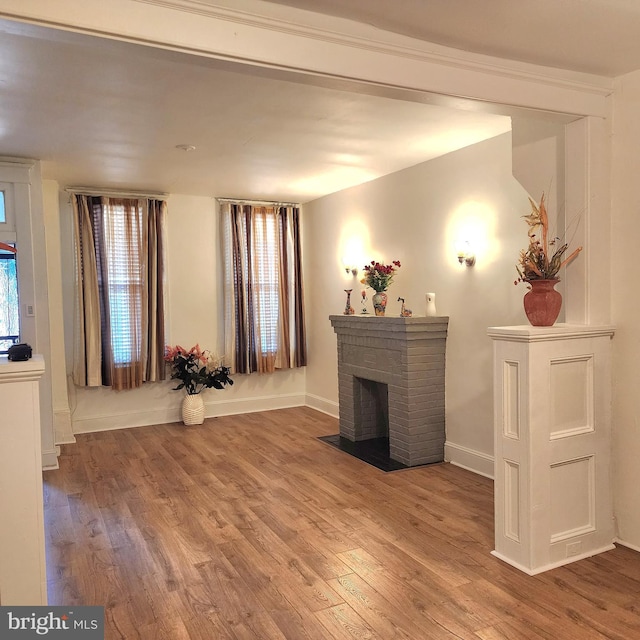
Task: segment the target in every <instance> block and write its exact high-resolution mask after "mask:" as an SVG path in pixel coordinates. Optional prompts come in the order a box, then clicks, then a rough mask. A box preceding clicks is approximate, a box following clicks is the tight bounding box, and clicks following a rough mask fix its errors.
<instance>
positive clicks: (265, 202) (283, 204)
mask: <svg viewBox="0 0 640 640" xmlns="http://www.w3.org/2000/svg"><path fill="white" fill-rule="evenodd" d="M216 200H217V201H218V202H233V203H234V204H257V205H270V204H271V205H277V206H281V207H299V206H300V203H299V202H273V201H271V200H244V199H242V198H216Z"/></svg>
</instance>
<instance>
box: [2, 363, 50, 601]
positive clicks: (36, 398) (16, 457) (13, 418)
mask: <svg viewBox="0 0 640 640" xmlns="http://www.w3.org/2000/svg"><path fill="white" fill-rule="evenodd" d="M43 373H44V359H43V357H42V356H41V355H36V356H34V357H33V358H32V359H31V360H27V361H26V362H10V361H8V360H7V358H6V356H3V357H0V407H2V410H1V417H0V443H1V446H0V513H1V514H2V517H0V601H1V602H2V604H3V605H44V604H47V579H46V565H45V543H44V518H43V501H42V454H41V438H40V393H39V380H40V377H41V376H42V374H43Z"/></svg>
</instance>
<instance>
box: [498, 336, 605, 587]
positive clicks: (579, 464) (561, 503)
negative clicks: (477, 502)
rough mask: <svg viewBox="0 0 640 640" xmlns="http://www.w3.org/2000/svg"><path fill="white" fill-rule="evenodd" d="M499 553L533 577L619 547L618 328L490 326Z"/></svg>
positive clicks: (501, 557)
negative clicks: (614, 346) (614, 406)
mask: <svg viewBox="0 0 640 640" xmlns="http://www.w3.org/2000/svg"><path fill="white" fill-rule="evenodd" d="M488 333H489V336H490V337H491V338H492V339H493V341H494V342H493V344H494V423H495V424H494V428H495V476H494V477H495V485H494V491H495V551H493V554H494V555H495V556H497V557H498V558H500V559H502V560H504V561H505V562H508V563H509V564H511V565H513V566H514V567H517V568H518V569H521V570H522V571H524V572H526V573H528V574H530V575H534V574H536V573H541V572H542V571H547V570H548V569H552V568H554V567H558V566H561V565H563V564H568V563H569V562H573V561H575V560H579V559H581V558H585V557H589V556H592V555H595V554H597V553H600V552H602V551H607V550H609V549H613V539H614V528H613V506H612V498H611V488H610V472H609V463H610V448H611V406H610V405H611V338H612V336H613V333H614V329H613V327H610V326H602V327H590V326H585V325H568V324H559V325H555V326H553V327H532V326H518V327H491V328H489V331H488Z"/></svg>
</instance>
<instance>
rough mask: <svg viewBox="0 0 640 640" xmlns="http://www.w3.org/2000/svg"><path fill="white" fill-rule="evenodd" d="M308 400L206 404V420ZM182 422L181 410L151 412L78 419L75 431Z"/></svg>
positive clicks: (291, 397) (272, 398)
mask: <svg viewBox="0 0 640 640" xmlns="http://www.w3.org/2000/svg"><path fill="white" fill-rule="evenodd" d="M304 400H305V396H304V394H301V393H300V394H297V393H296V394H284V395H277V396H261V397H253V398H246V399H237V400H222V401H220V402H205V403H204V407H205V417H207V418H214V417H216V416H231V415H237V414H240V413H254V412H256V411H270V410H272V409H287V408H289V407H300V406H304ZM181 420H182V418H181V415H180V407H173V408H163V409H150V410H148V411H138V412H128V413H122V414H108V415H101V416H87V417H84V418H79V419H78V418H74V419H73V432H74V433H76V434H78V433H96V432H98V431H113V430H116V429H128V428H129V427H145V426H149V425H153V424H168V423H170V422H180V421H181Z"/></svg>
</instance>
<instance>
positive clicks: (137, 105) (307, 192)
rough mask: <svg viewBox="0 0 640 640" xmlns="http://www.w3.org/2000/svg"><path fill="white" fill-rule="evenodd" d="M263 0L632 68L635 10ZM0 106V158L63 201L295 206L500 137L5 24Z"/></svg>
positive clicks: (622, 1)
mask: <svg viewBox="0 0 640 640" xmlns="http://www.w3.org/2000/svg"><path fill="white" fill-rule="evenodd" d="M275 2H276V3H277V4H281V5H287V6H295V7H298V8H300V9H307V10H312V11H317V12H324V13H327V14H331V15H334V16H338V17H342V18H348V19H357V20H360V21H362V22H367V23H370V24H373V25H375V26H377V27H379V28H383V29H386V30H390V31H395V32H398V33H402V34H404V35H409V36H412V37H417V38H423V39H426V40H430V41H432V42H435V43H438V44H443V45H447V46H452V47H457V48H463V49H466V50H471V51H476V52H478V53H485V54H491V55H498V56H504V57H508V58H511V59H516V60H522V61H526V62H533V63H538V64H546V65H549V66H556V67H563V68H568V69H573V70H577V71H584V72H589V73H598V74H603V75H617V74H619V73H623V72H626V71H629V70H632V69H635V68H640V38H639V37H638V34H640V1H638V0H562V1H560V2H559V1H558V0H536V1H535V2H531V1H530V0H486V1H484V2H470V1H469V0H429V1H428V2H427V1H426V0H394V2H389V1H388V0H349V1H348V2H345V1H344V0H275ZM258 73H260V74H261V75H255V74H258ZM0 96H1V98H2V99H1V100H0V154H1V155H5V156H21V157H29V158H37V159H40V160H42V162H43V165H42V166H43V175H44V177H45V178H51V179H55V180H57V181H58V182H59V183H60V184H61V186H63V187H64V186H99V187H105V188H112V189H143V190H153V191H163V192H169V193H189V194H194V195H210V196H214V195H215V196H225V197H239V198H256V199H270V200H286V201H298V202H306V201H308V200H312V199H314V198H317V197H320V196H322V195H325V194H327V193H332V192H334V191H337V190H340V189H343V188H346V187H349V186H353V185H356V184H360V183H362V182H365V181H368V180H371V179H374V178H376V177H379V176H381V175H385V174H387V173H391V172H393V171H397V170H399V169H402V168H405V167H408V166H412V165H415V164H417V163H420V162H424V161H426V160H429V159H431V158H434V157H436V156H438V155H441V154H444V153H447V152H450V151H453V150H455V149H458V148H461V147H463V146H466V145H469V144H473V143H475V142H478V141H480V140H483V139H486V138H488V137H492V136H495V135H499V134H500V133H503V132H504V131H508V130H509V128H510V122H509V119H508V118H506V117H504V116H498V115H492V114H486V113H481V112H479V111H473V110H453V109H448V108H445V107H442V106H437V105H434V104H423V103H419V102H415V101H412V100H411V99H402V100H401V99H394V98H391V97H387V96H382V95H371V94H367V93H365V92H362V91H358V92H354V91H352V90H349V89H347V88H338V87H337V86H335V87H327V86H324V87H321V86H314V85H313V84H311V83H309V81H308V80H305V79H304V78H298V77H296V76H294V75H285V74H284V72H283V73H277V74H276V73H271V74H270V76H267V72H266V71H265V70H262V71H257V70H253V71H250V70H247V69H246V68H245V67H241V66H233V65H232V64H231V63H220V62H216V61H213V60H209V59H205V58H200V57H196V56H189V55H186V54H177V53H171V52H168V51H161V50H158V49H153V48H150V47H143V46H139V45H133V44H128V43H123V42H116V41H113V40H107V39H99V38H94V37H91V36H86V35H80V34H75V33H70V32H64V31H59V30H51V29H46V28H44V27H36V26H30V25H26V24H21V23H18V22H10V21H0ZM182 144H188V145H194V146H195V147H196V149H195V150H194V151H191V152H185V151H182V150H179V149H177V148H176V146H177V145H182Z"/></svg>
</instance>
